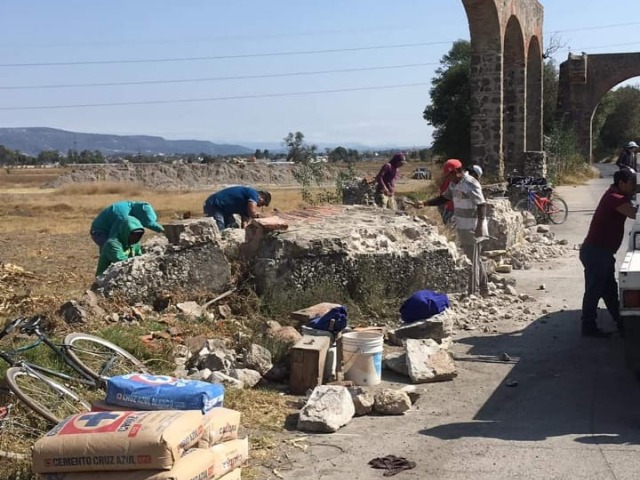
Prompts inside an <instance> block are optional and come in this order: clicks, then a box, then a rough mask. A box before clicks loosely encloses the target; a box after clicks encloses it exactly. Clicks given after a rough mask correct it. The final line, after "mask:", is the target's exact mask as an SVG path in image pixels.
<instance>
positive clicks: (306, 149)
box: [284, 132, 324, 203]
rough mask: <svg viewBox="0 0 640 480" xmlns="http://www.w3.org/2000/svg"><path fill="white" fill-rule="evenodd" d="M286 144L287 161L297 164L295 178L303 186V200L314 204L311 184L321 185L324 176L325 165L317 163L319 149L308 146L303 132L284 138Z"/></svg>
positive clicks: (294, 170) (294, 171) (294, 172)
mask: <svg viewBox="0 0 640 480" xmlns="http://www.w3.org/2000/svg"><path fill="white" fill-rule="evenodd" d="M284 144H285V146H286V147H287V149H288V150H287V160H288V161H290V162H293V163H295V164H296V167H295V168H294V169H293V178H295V179H296V181H297V182H298V183H299V184H300V186H301V190H302V200H303V201H305V202H309V203H312V202H313V194H312V193H311V184H312V183H316V185H320V182H321V180H322V178H323V174H324V165H323V164H322V163H318V162H316V150H317V149H318V147H316V146H315V145H309V144H307V143H306V142H305V141H304V134H303V133H302V132H296V133H292V132H289V134H288V135H287V136H286V137H285V138H284Z"/></svg>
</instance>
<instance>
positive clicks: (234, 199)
mask: <svg viewBox="0 0 640 480" xmlns="http://www.w3.org/2000/svg"><path fill="white" fill-rule="evenodd" d="M270 203H271V194H270V193H269V192H267V191H264V190H256V189H255V188H252V187H245V186H236V187H228V188H225V189H222V190H220V191H219V192H216V193H214V194H212V195H210V196H209V198H207V200H206V201H205V202H204V214H205V215H206V216H207V217H213V218H214V220H215V221H216V224H217V225H218V229H220V231H222V230H224V229H225V228H238V224H237V222H236V220H235V218H234V217H233V216H234V215H240V217H241V219H242V225H241V226H242V228H244V227H246V226H247V224H248V223H249V221H250V220H251V219H252V218H258V217H260V212H259V211H258V207H268V206H269V204H270Z"/></svg>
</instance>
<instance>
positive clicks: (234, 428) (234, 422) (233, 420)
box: [198, 408, 240, 448]
mask: <svg viewBox="0 0 640 480" xmlns="http://www.w3.org/2000/svg"><path fill="white" fill-rule="evenodd" d="M203 426H204V430H203V432H202V437H200V441H198V448H209V447H212V446H214V445H216V444H218V443H222V442H227V441H229V440H235V439H236V438H238V429H239V428H240V412H237V411H235V410H230V409H228V408H213V409H211V410H209V411H208V412H207V413H205V414H204V425H203Z"/></svg>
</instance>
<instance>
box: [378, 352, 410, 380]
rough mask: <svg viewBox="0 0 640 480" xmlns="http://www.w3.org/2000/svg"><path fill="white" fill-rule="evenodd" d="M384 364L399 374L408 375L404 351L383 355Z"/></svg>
mask: <svg viewBox="0 0 640 480" xmlns="http://www.w3.org/2000/svg"><path fill="white" fill-rule="evenodd" d="M384 366H385V367H387V368H388V369H389V370H392V371H394V372H396V373H399V374H400V375H405V376H407V377H408V376H409V368H408V367H407V354H406V352H392V353H388V354H387V355H386V356H385V357H384Z"/></svg>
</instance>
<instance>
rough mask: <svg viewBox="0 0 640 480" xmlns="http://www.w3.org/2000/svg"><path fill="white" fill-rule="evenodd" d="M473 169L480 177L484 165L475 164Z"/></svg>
mask: <svg viewBox="0 0 640 480" xmlns="http://www.w3.org/2000/svg"><path fill="white" fill-rule="evenodd" d="M471 170H473V171H474V172H476V174H477V175H478V178H480V177H481V176H482V173H483V171H482V167H481V166H480V165H474V166H473V167H471Z"/></svg>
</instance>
